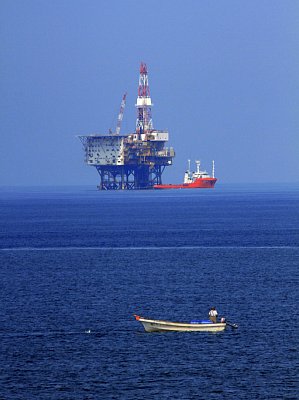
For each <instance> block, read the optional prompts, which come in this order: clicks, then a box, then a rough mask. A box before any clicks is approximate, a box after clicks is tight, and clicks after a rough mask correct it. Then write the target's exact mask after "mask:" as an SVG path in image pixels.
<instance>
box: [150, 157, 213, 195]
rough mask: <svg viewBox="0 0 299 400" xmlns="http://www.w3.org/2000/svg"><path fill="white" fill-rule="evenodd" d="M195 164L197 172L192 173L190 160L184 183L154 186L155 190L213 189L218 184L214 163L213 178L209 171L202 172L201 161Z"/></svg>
mask: <svg viewBox="0 0 299 400" xmlns="http://www.w3.org/2000/svg"><path fill="white" fill-rule="evenodd" d="M195 163H196V171H195V172H191V169H190V160H188V164H189V168H188V170H187V171H186V172H185V177H184V183H180V184H171V183H169V184H161V185H154V189H212V188H213V187H214V186H215V183H216V182H217V178H215V163H214V161H213V163H212V176H210V175H209V174H208V173H207V171H201V170H200V161H195Z"/></svg>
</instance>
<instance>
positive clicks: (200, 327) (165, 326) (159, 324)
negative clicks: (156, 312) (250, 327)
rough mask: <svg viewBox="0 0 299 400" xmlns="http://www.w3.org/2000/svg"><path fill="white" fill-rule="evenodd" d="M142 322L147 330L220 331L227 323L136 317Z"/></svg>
mask: <svg viewBox="0 0 299 400" xmlns="http://www.w3.org/2000/svg"><path fill="white" fill-rule="evenodd" d="M136 320H137V321H139V322H141V323H142V325H143V327H144V329H145V331H146V332H171V331H172V332H220V331H223V330H224V329H225V328H226V323H193V324H189V323H182V322H170V321H160V320H151V319H145V318H142V317H139V318H136Z"/></svg>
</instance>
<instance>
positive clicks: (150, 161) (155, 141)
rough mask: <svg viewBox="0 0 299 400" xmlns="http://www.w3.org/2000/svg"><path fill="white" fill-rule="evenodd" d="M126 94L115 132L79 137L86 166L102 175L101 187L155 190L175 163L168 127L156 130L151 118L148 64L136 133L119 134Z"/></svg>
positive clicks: (143, 75)
mask: <svg viewBox="0 0 299 400" xmlns="http://www.w3.org/2000/svg"><path fill="white" fill-rule="evenodd" d="M126 95H127V94H126V93H125V94H124V96H123V99H122V102H121V106H120V111H119V115H118V120H117V127H116V130H115V132H112V131H111V130H110V131H109V134H106V135H102V134H92V135H84V136H79V138H80V140H81V142H82V144H83V148H84V153H85V162H86V164H87V165H91V166H94V167H95V168H96V169H97V171H98V173H99V176H100V183H99V185H98V189H99V190H134V189H152V188H153V186H154V185H157V184H162V173H163V171H164V169H165V167H167V166H170V165H172V160H173V157H174V156H175V153H174V150H173V148H172V147H170V148H168V147H166V146H165V145H166V143H167V142H168V136H169V135H168V131H167V130H156V129H154V127H153V121H152V112H151V109H152V106H153V104H152V100H151V97H150V89H149V84H148V71H147V66H146V64H145V63H141V65H140V74H139V85H138V96H137V101H136V109H137V120H136V129H135V132H134V133H129V134H123V135H121V134H120V128H121V122H122V119H123V114H124V109H125V104H126Z"/></svg>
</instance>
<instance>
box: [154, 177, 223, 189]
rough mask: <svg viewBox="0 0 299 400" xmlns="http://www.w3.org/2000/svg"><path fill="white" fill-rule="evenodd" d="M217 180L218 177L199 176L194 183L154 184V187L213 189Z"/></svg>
mask: <svg viewBox="0 0 299 400" xmlns="http://www.w3.org/2000/svg"><path fill="white" fill-rule="evenodd" d="M216 182H217V179H216V178H197V179H195V181H194V182H192V183H181V184H178V185H173V184H171V183H169V184H164V185H154V189H212V188H213V187H214V186H215V183H216Z"/></svg>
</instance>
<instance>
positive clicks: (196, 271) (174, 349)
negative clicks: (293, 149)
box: [0, 185, 299, 400]
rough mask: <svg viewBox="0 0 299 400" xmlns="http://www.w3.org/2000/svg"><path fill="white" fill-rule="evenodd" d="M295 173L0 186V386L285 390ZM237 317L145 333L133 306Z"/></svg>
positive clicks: (288, 392)
mask: <svg viewBox="0 0 299 400" xmlns="http://www.w3.org/2000/svg"><path fill="white" fill-rule="evenodd" d="M298 205H299V187H298V185H297V186H294V185H293V186H288V185H282V186H275V185H265V186H262V185H261V186H256V185H252V186H250V185H249V186H241V185H235V186H233V187H229V186H225V185H222V186H221V185H218V187H217V188H215V189H214V190H190V191H189V190H172V191H136V192H117V193H116V192H97V191H96V190H94V189H93V188H29V189H25V188H19V189H13V188H2V189H1V190H0V285H1V291H0V302H1V307H0V340H1V349H2V350H1V352H0V398H1V399H59V400H60V399H72V400H74V399H150V398H157V399H233V398H234V399H289V400H290V399H297V398H298V395H297V389H298V316H297V314H298V266H299V208H298ZM211 306H216V308H217V309H218V312H219V314H220V315H223V316H226V317H227V319H228V320H230V321H231V322H234V323H238V325H239V329H237V330H232V329H227V330H226V331H224V332H220V333H217V334H213V333H204V332H195V333H192V332H189V333H175V332H174V333H151V334H149V333H145V332H144V330H143V328H142V326H141V324H140V323H138V322H136V321H135V320H134V318H133V314H139V315H142V316H144V317H150V318H155V319H169V320H177V321H178V320H179V321H191V320H193V319H206V317H207V313H208V311H209V308H210V307H211Z"/></svg>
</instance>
